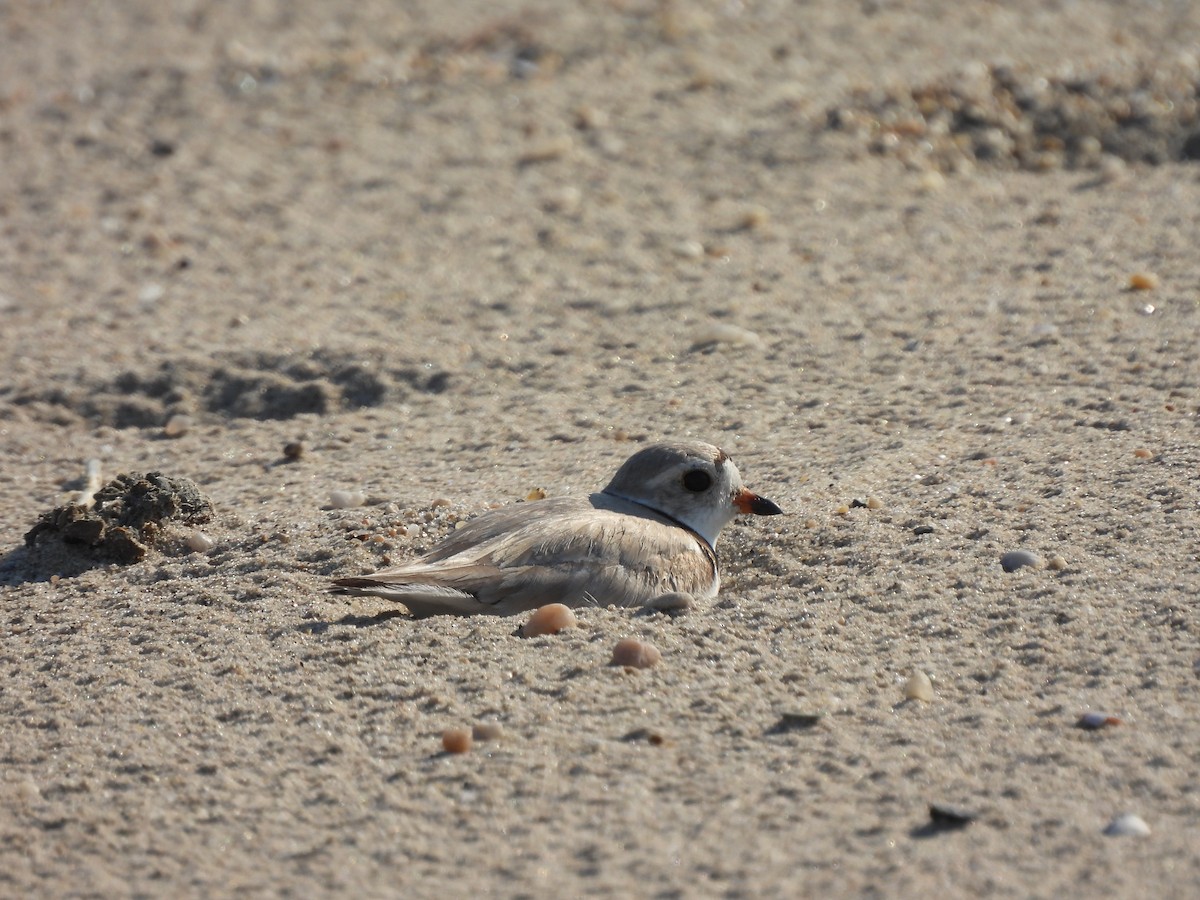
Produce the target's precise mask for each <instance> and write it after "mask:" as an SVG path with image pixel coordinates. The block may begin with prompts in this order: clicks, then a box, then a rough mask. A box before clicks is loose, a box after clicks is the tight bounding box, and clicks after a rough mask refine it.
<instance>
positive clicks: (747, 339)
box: [695, 322, 763, 347]
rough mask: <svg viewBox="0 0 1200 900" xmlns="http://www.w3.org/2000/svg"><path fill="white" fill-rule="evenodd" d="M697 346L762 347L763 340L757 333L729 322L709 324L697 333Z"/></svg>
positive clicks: (701, 327)
mask: <svg viewBox="0 0 1200 900" xmlns="http://www.w3.org/2000/svg"><path fill="white" fill-rule="evenodd" d="M695 344H696V346H698V347H703V346H706V345H708V344H728V345H729V346H731V347H761V346H763V339H762V338H761V337H759V335H758V333H757V332H754V331H751V330H750V329H749V328H742V327H741V326H740V325H732V324H730V323H729V322H707V323H705V324H704V325H702V326H700V328H699V329H697V331H696V336H695Z"/></svg>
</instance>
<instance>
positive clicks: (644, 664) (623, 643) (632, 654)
mask: <svg viewBox="0 0 1200 900" xmlns="http://www.w3.org/2000/svg"><path fill="white" fill-rule="evenodd" d="M660 662H662V654H661V653H659V652H658V648H657V647H655V646H654V645H653V644H650V643H647V642H646V641H640V640H638V639H637V638H624V639H622V640H619V641H617V645H616V646H615V647H613V652H612V660H611V661H610V662H609V665H610V666H628V667H629V668H632V669H648V668H650V667H651V666H656V665H658V664H659V663H660Z"/></svg>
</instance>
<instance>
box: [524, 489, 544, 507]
mask: <svg viewBox="0 0 1200 900" xmlns="http://www.w3.org/2000/svg"><path fill="white" fill-rule="evenodd" d="M525 499H526V500H528V501H529V502H531V503H532V502H533V501H535V500H545V499H546V489H545V488H540V487H535V488H534V489H533V490H531V491H530V492H529V493H528V494H526V495H525Z"/></svg>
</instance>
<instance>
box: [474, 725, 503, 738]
mask: <svg viewBox="0 0 1200 900" xmlns="http://www.w3.org/2000/svg"><path fill="white" fill-rule="evenodd" d="M471 737H472V738H473V739H474V740H477V741H498V740H500V739H501V738H503V737H504V726H503V725H501V724H500V723H499V722H476V723H475V724H474V725H472V726H471Z"/></svg>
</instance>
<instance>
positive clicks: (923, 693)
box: [904, 672, 933, 703]
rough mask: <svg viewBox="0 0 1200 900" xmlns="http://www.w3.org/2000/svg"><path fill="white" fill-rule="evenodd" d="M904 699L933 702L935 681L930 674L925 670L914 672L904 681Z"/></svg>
mask: <svg viewBox="0 0 1200 900" xmlns="http://www.w3.org/2000/svg"><path fill="white" fill-rule="evenodd" d="M904 699H906V700H923V701H925V702H926V703H929V702H931V701H932V700H933V682H932V681H930V680H929V676H928V675H926V674H925V673H924V672H913V673H912V675H911V676H910V677H909V679H908V681H906V682H904Z"/></svg>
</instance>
